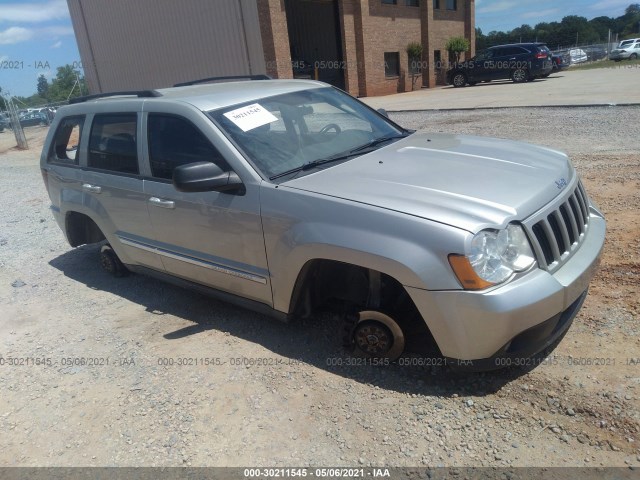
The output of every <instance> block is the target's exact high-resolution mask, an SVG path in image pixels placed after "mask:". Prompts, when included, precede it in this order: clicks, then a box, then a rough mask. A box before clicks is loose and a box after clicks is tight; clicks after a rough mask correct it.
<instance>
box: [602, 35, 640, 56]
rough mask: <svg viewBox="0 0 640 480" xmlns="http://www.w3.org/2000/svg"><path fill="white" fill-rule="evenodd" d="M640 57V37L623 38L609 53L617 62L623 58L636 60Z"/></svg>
mask: <svg viewBox="0 0 640 480" xmlns="http://www.w3.org/2000/svg"><path fill="white" fill-rule="evenodd" d="M638 58H640V38H632V39H629V40H623V41H622V42H620V44H619V45H618V46H617V47H616V49H615V50H613V51H612V52H611V53H610V54H609V59H610V60H613V61H615V62H619V61H621V60H636V59H638Z"/></svg>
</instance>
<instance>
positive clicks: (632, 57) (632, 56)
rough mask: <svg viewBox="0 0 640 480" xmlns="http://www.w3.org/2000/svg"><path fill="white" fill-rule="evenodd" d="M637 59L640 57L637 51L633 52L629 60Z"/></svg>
mask: <svg viewBox="0 0 640 480" xmlns="http://www.w3.org/2000/svg"><path fill="white" fill-rule="evenodd" d="M637 59H638V54H637V53H632V54H631V56H630V57H629V60H637Z"/></svg>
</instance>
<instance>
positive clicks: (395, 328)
mask: <svg viewBox="0 0 640 480" xmlns="http://www.w3.org/2000/svg"><path fill="white" fill-rule="evenodd" d="M350 340H351V342H352V344H353V346H354V347H355V348H356V349H357V351H358V352H359V353H361V354H363V355H365V356H367V357H371V358H381V359H388V360H390V361H394V360H397V359H398V358H399V357H400V355H402V352H403V351H404V346H405V337H404V332H403V331H402V328H401V327H400V325H398V323H397V322H396V321H395V320H394V319H393V318H391V317H390V316H389V315H386V314H384V313H382V312H377V311H373V310H366V311H362V312H360V313H358V314H357V320H356V324H355V328H354V329H353V333H352V336H351V338H350Z"/></svg>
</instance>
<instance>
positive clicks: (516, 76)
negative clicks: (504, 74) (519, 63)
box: [511, 68, 530, 83]
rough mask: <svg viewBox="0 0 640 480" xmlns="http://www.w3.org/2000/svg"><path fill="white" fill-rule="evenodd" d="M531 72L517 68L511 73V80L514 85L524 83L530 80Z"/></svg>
mask: <svg viewBox="0 0 640 480" xmlns="http://www.w3.org/2000/svg"><path fill="white" fill-rule="evenodd" d="M529 78H530V77H529V72H528V71H527V69H525V68H516V69H515V70H514V71H513V72H511V80H512V81H513V83H524V82H526V81H528V80H529Z"/></svg>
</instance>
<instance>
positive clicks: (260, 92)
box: [82, 80, 328, 111]
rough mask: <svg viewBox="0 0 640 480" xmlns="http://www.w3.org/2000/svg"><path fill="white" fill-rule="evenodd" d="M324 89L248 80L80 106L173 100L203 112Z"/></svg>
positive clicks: (313, 85)
mask: <svg viewBox="0 0 640 480" xmlns="http://www.w3.org/2000/svg"><path fill="white" fill-rule="evenodd" d="M327 86H328V85H327V84H326V83H322V82H317V81H314V80H252V81H237V82H224V83H208V84H198V85H189V86H184V87H171V88H160V89H157V90H145V91H140V92H121V94H117V93H116V95H114V96H107V95H105V96H103V97H98V98H92V97H89V98H87V99H86V101H84V102H82V103H83V104H84V105H91V104H95V103H97V102H99V103H103V102H109V103H111V102H118V101H129V102H130V101H132V100H139V101H141V102H156V101H166V100H175V101H181V102H185V103H189V104H191V105H193V106H195V107H196V108H198V109H199V110H204V111H207V110H215V109H217V108H222V107H227V106H230V105H235V104H238V103H243V102H250V101H252V100H258V99H261V98H264V97H271V96H274V95H280V94H283V93H290V92H296V91H301V90H308V89H310V88H321V87H327ZM136 93H137V94H136Z"/></svg>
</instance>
